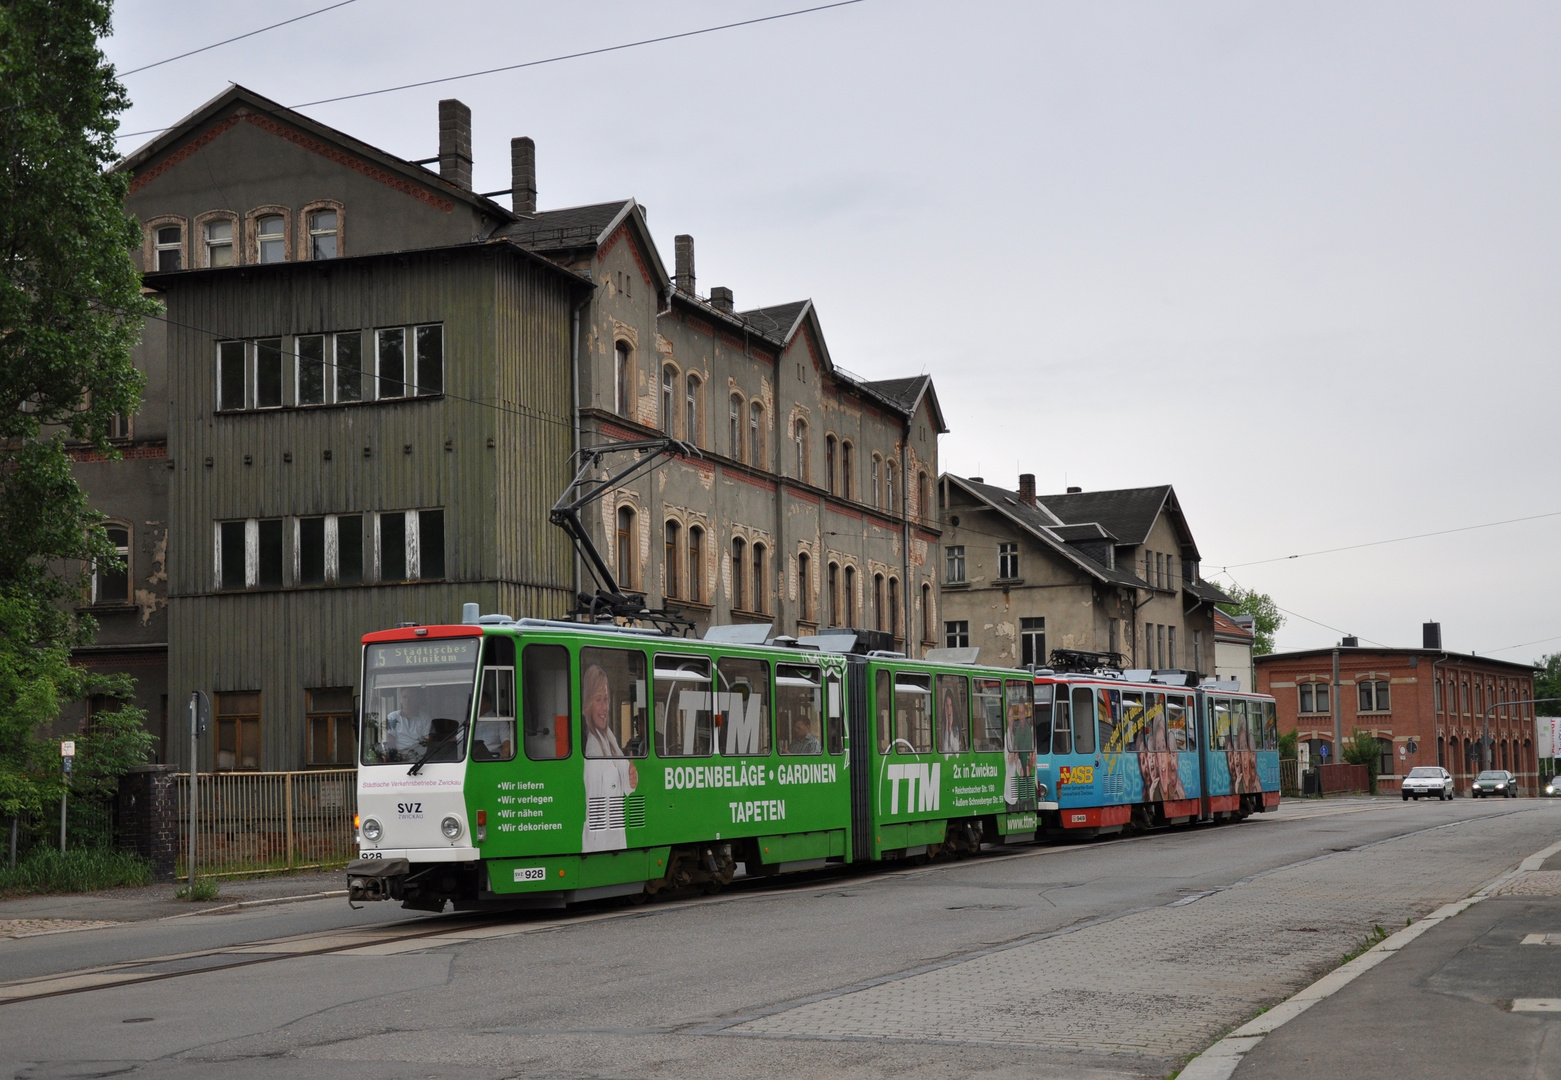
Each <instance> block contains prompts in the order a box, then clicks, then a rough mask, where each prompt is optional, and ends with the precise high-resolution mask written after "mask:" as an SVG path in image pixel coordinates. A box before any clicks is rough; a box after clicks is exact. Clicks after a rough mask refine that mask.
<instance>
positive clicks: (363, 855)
mask: <svg viewBox="0 0 1561 1080" xmlns="http://www.w3.org/2000/svg"><path fill="white" fill-rule="evenodd" d="M384 857H385V853H384V852H383V851H360V852H358V858H360V859H383V858H384Z"/></svg>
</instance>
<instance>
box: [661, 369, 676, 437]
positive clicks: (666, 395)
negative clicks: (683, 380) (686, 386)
mask: <svg viewBox="0 0 1561 1080" xmlns="http://www.w3.org/2000/svg"><path fill="white" fill-rule="evenodd" d="M677 385H678V373H677V369H676V368H674V367H673V366H672V365H671V364H666V365H663V367H662V369H661V430H662V431H665V432H666V433H667V434H668V435H673V436H675V435H676V434H677V433H676V432H675V431H674V430H673V429H674V427H675V426H676V424H677V415H678V414H677Z"/></svg>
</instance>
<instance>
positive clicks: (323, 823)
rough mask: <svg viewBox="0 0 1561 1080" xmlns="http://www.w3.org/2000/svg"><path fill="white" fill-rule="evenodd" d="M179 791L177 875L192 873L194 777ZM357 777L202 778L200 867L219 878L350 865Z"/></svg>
mask: <svg viewBox="0 0 1561 1080" xmlns="http://www.w3.org/2000/svg"><path fill="white" fill-rule="evenodd" d="M175 779H176V782H177V785H178V792H179V872H180V873H188V872H189V868H188V867H187V866H186V865H185V863H186V860H187V859H188V856H189V850H190V839H189V828H190V801H189V800H190V776H189V774H188V773H180V774H178V776H177V777H176V778H175ZM357 809H358V788H357V772H356V771H355V770H353V769H332V770H329V771H316V772H275V773H256V772H226V773H202V774H201V775H200V776H199V777H198V778H197V781H196V806H195V810H196V820H195V868H196V872H197V873H206V874H215V873H223V872H238V871H245V870H267V869H283V868H286V867H298V866H317V865H321V864H327V863H333V862H345V861H346V860H348V859H351V858H352V857H353V856H354V855H355V854H356V853H357V844H356V837H355V834H354V832H353V827H352V819H353V815H354V814H356V813H357Z"/></svg>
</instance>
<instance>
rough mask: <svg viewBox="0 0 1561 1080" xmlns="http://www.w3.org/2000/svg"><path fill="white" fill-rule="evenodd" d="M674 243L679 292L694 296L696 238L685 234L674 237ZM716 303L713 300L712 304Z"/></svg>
mask: <svg viewBox="0 0 1561 1080" xmlns="http://www.w3.org/2000/svg"><path fill="white" fill-rule="evenodd" d="M672 242H673V243H674V244H675V245H676V248H675V254H674V258H675V260H676V263H675V265H676V266H677V273H676V275H674V276H675V279H676V281H677V287H678V291H679V292H686V293H688V294H689V295H690V296H693V295H694V238H693V237H692V236H689V235H688V234H687V233H684V234H683V235H681V236H674V237H673V238H672ZM714 302H715V301H714V300H712V301H711V303H714Z"/></svg>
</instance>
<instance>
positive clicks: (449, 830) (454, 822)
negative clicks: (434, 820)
mask: <svg viewBox="0 0 1561 1080" xmlns="http://www.w3.org/2000/svg"><path fill="white" fill-rule="evenodd" d="M439 831H440V832H442V833H444V835H445V839H446V840H454V839H456V838H457V837H459V836H460V835H461V819H460V818H458V817H456V816H455V815H454V814H446V815H445V818H444V820H443V821H441V822H440V823H439Z"/></svg>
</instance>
